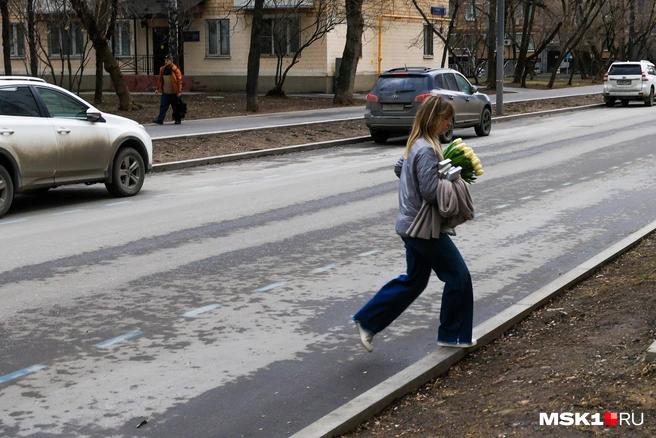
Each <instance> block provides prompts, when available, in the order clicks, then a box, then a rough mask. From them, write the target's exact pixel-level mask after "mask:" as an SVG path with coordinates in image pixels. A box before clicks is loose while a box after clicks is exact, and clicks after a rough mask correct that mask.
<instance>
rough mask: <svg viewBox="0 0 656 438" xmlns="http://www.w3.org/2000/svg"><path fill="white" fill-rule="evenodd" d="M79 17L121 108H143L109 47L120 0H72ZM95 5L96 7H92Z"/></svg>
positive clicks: (128, 109)
mask: <svg viewBox="0 0 656 438" xmlns="http://www.w3.org/2000/svg"><path fill="white" fill-rule="evenodd" d="M70 2H71V5H72V6H73V9H74V10H75V12H76V14H77V16H78V18H79V19H80V21H81V22H82V24H83V25H84V28H85V29H86V30H87V33H88V36H89V40H91V42H92V44H93V48H94V49H95V51H96V58H99V59H101V60H102V63H103V66H104V68H105V71H106V72H107V73H109V76H110V77H111V79H112V82H113V83H114V89H115V90H116V95H117V96H118V99H119V108H118V109H119V110H124V111H131V110H132V109H138V108H142V105H139V104H137V103H135V102H134V100H133V99H132V95H131V94H130V90H129V89H128V87H127V85H126V83H125V79H123V73H121V69H120V67H119V65H118V62H117V61H116V58H115V57H114V54H113V53H112V50H111V48H110V47H109V41H110V39H111V38H112V35H113V32H114V25H115V23H116V15H117V13H118V0H97V1H92V2H91V3H93V4H90V3H88V1H86V0H70ZM92 6H94V7H92Z"/></svg>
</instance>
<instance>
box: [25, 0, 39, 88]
mask: <svg viewBox="0 0 656 438" xmlns="http://www.w3.org/2000/svg"><path fill="white" fill-rule="evenodd" d="M34 22H35V18H34V0H27V47H28V50H29V52H30V74H31V75H32V76H34V77H36V76H38V75H39V58H38V55H37V50H36V46H37V44H36V29H35V24H34Z"/></svg>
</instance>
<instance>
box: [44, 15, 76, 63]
mask: <svg viewBox="0 0 656 438" xmlns="http://www.w3.org/2000/svg"><path fill="white" fill-rule="evenodd" d="M48 42H49V45H50V55H52V56H67V55H70V56H82V55H84V31H83V28H82V24H81V23H70V24H64V23H51V24H50V38H49V41H48Z"/></svg>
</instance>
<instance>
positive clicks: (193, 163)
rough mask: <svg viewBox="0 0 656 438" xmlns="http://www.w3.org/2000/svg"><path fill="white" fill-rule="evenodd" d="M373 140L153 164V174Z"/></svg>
mask: <svg viewBox="0 0 656 438" xmlns="http://www.w3.org/2000/svg"><path fill="white" fill-rule="evenodd" d="M369 140H371V137H370V136H368V135H364V136H362V137H351V138H344V139H341V140H328V141H322V142H318V143H306V144H300V145H296V146H285V147H282V148H272V149H262V150H259V151H250V152H242V153H239V154H226V155H217V156H214V157H207V158H197V159H195V160H185V161H172V162H170V163H161V164H153V168H152V170H151V172H166V171H168V170H178V169H185V168H188V167H197V166H206V165H209V164H218V163H226V162H229V161H237V160H246V159H249V158H258V157H265V156H268V155H281V154H286V153H290V152H300V151H309V150H313V149H323V148H331V147H334V146H342V145H345V144H353V143H362V142H365V141H369Z"/></svg>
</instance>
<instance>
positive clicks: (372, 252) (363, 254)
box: [358, 249, 382, 257]
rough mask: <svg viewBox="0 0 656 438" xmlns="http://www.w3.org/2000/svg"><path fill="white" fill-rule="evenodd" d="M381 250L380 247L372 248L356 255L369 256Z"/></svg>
mask: <svg viewBox="0 0 656 438" xmlns="http://www.w3.org/2000/svg"><path fill="white" fill-rule="evenodd" d="M381 251H382V249H372V250H371V251H367V252H363V253H360V254H358V257H367V256H370V255H372V254H376V253H377V252H381Z"/></svg>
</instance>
